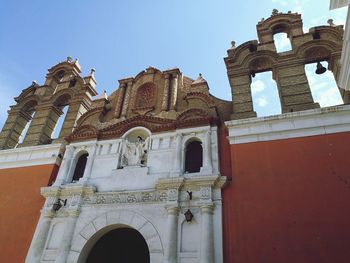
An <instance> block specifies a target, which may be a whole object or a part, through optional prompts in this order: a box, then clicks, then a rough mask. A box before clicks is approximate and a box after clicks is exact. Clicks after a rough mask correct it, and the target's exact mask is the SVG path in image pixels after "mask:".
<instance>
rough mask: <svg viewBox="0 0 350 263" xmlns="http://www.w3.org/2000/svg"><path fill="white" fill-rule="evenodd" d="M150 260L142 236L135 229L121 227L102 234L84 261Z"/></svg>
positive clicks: (146, 261) (103, 262)
mask: <svg viewBox="0 0 350 263" xmlns="http://www.w3.org/2000/svg"><path fill="white" fill-rule="evenodd" d="M109 262H113V263H114V262H116V263H117V262H120V263H123V262H130V263H133V262H135V263H136V262H144V263H149V262H150V254H149V250H148V246H147V243H146V241H145V239H144V238H143V236H142V235H141V234H140V233H139V232H138V231H137V230H135V229H133V228H129V227H121V228H117V229H113V230H111V231H109V232H107V233H106V234H104V235H103V236H102V237H101V238H100V239H99V240H97V242H96V243H95V244H94V245H93V247H92V248H91V250H90V252H89V254H88V256H87V259H86V263H109Z"/></svg>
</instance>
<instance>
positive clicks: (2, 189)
mask: <svg viewBox="0 0 350 263" xmlns="http://www.w3.org/2000/svg"><path fill="white" fill-rule="evenodd" d="M57 170H58V169H57V165H55V164H51V165H38V166H29V167H21V168H13V169H1V170H0V262H6V263H18V262H24V259H25V257H26V255H27V252H28V248H29V246H30V242H31V241H32V237H33V234H34V231H35V228H36V224H37V223H38V219H39V216H40V209H41V208H42V206H43V204H44V198H43V197H41V195H40V187H43V186H47V185H48V183H49V180H50V178H52V177H54V175H55V174H57Z"/></svg>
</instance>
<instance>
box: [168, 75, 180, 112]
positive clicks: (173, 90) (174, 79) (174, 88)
mask: <svg viewBox="0 0 350 263" xmlns="http://www.w3.org/2000/svg"><path fill="white" fill-rule="evenodd" d="M177 78H178V74H176V73H175V74H172V80H171V98H170V110H176V103H177Z"/></svg>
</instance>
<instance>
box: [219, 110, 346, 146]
mask: <svg viewBox="0 0 350 263" xmlns="http://www.w3.org/2000/svg"><path fill="white" fill-rule="evenodd" d="M225 124H226V127H227V128H228V130H229V136H228V139H229V141H230V144H241V143H251V142H261V141H272V140H281V139H290V138H299V137H306V136H315V135H324V134H332V133H338V132H348V131H350V105H340V106H332V107H327V108H320V109H312V110H306V111H301V112H291V113H284V114H281V115H275V116H269V117H261V118H250V119H245V120H234V121H228V122H225Z"/></svg>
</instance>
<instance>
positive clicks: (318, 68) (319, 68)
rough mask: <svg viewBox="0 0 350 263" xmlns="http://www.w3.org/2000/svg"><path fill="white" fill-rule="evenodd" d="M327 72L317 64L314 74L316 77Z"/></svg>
mask: <svg viewBox="0 0 350 263" xmlns="http://www.w3.org/2000/svg"><path fill="white" fill-rule="evenodd" d="M326 71H327V69H326V68H325V67H324V66H323V65H322V64H321V62H317V68H316V71H315V73H316V74H318V75H321V74H323V73H325V72H326Z"/></svg>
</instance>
